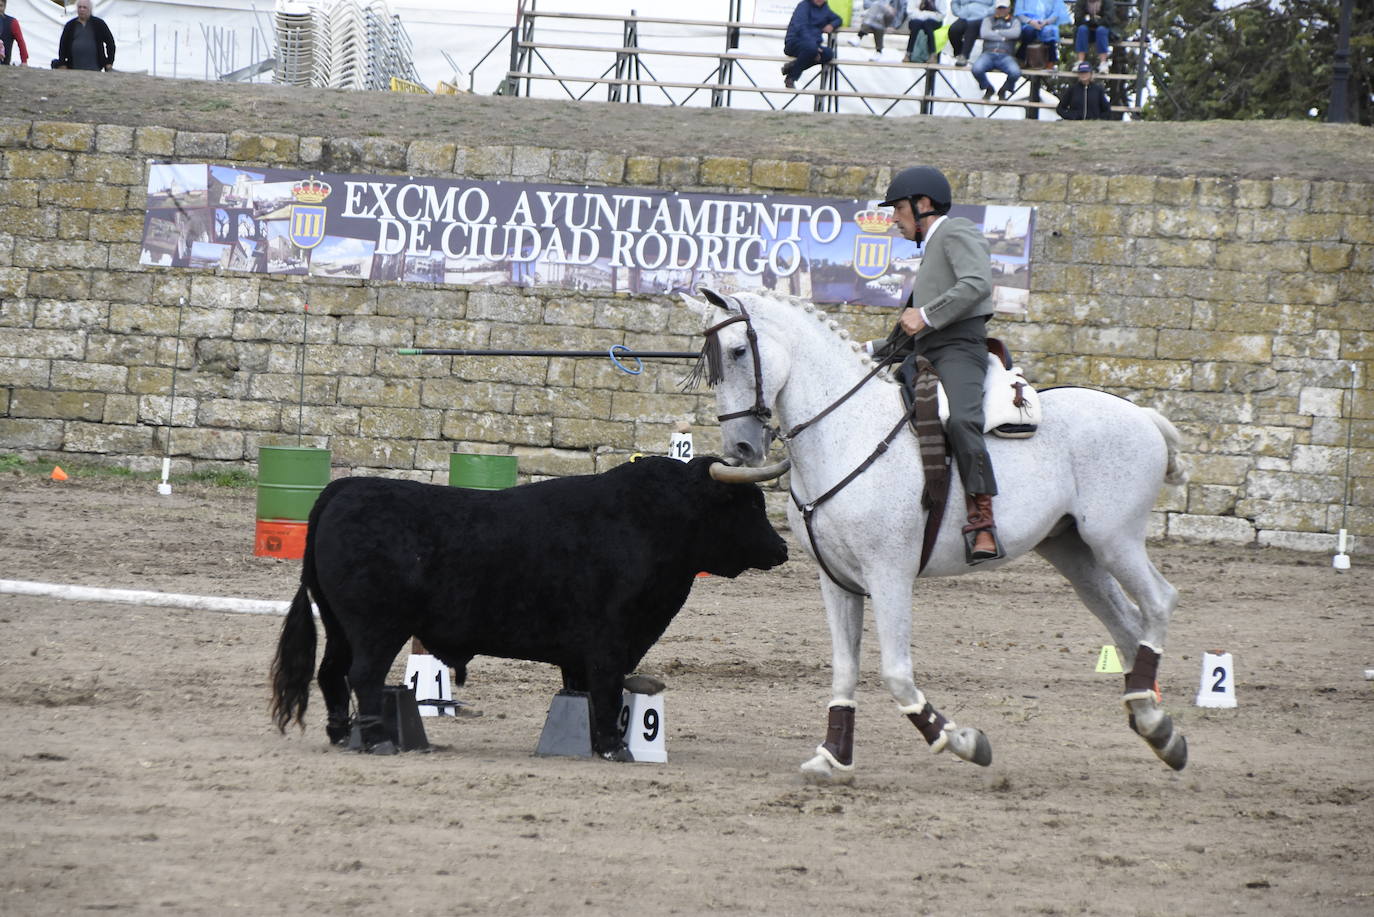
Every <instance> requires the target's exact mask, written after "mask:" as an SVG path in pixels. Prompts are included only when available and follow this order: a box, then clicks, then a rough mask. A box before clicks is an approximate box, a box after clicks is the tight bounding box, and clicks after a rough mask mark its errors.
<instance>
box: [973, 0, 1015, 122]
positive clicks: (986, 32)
mask: <svg viewBox="0 0 1374 917" xmlns="http://www.w3.org/2000/svg"><path fill="white" fill-rule="evenodd" d="M996 3H997V7H996V9H994V10H993V11H992V15H991V16H989V17H988V18H986V19H984V20H983V30H982V32H981V33H979V34H980V35H981V36H982V38H983V53H982V54H980V55H978V59H977V60H976V61H974V62H973V78H974V79H975V80H977V81H978V86H979V88H980V89H982V90H983V99H984V100H987V99H990V98H992V83H991V82H990V81H989V80H988V71H989V70H1001V71H1002V72H1003V73H1005V74H1006V75H1007V79H1006V82H1004V83H1003V84H1002V88H1001V89H999V90H998V91H997V98H999V99H1003V100H1005V99H1008V98H1010V97H1011V93H1012V90H1013V89H1014V88H1015V87H1016V81H1017V80H1018V79H1019V78H1020V76H1021V67H1020V65H1019V64H1017V62H1016V58H1015V56H1013V55H1012V48H1014V47H1015V46H1016V39H1017V36H1019V35H1020V34H1021V30H1022V23H1021V20H1020V18H1018V17H1016V16H1013V15H1012V14H1011V7H1010V6H1008V5H1007V4H1008V0H996Z"/></svg>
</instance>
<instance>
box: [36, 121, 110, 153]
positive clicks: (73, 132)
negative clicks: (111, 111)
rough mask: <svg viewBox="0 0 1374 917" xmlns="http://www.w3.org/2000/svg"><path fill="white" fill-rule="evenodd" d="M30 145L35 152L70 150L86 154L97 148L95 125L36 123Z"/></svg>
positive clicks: (54, 122) (59, 122)
mask: <svg viewBox="0 0 1374 917" xmlns="http://www.w3.org/2000/svg"><path fill="white" fill-rule="evenodd" d="M29 145H30V146H32V147H33V148H34V149H35V150H69V151H71V152H74V153H84V152H85V151H87V150H90V149H92V148H93V147H94V146H95V125H94V124H73V123H69V122H65V121H35V122H33V132H32V133H31V134H30V135H29Z"/></svg>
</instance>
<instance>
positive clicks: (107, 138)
mask: <svg viewBox="0 0 1374 917" xmlns="http://www.w3.org/2000/svg"><path fill="white" fill-rule="evenodd" d="M95 149H96V151H97V152H99V153H132V152H133V151H134V129H133V128H132V127H129V126H126V125H123V124H97V125H96V127H95Z"/></svg>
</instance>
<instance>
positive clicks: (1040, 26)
mask: <svg viewBox="0 0 1374 917" xmlns="http://www.w3.org/2000/svg"><path fill="white" fill-rule="evenodd" d="M1016 12H1017V15H1018V16H1019V17H1020V18H1021V21H1022V22H1023V23H1024V25H1022V26H1021V41H1020V42H1019V43H1018V44H1017V46H1016V59H1017V60H1018V61H1020V62H1021V63H1023V64H1024V63H1025V62H1026V45H1028V44H1030V43H1031V42H1033V41H1039V42H1043V43H1044V45H1045V56H1046V59H1047V60H1048V61H1049V66H1051V67H1053V66H1054V65H1055V62H1057V61H1058V60H1059V27H1060V26H1061V25H1068V24H1069V11H1068V10H1067V9H1065V7H1064V0H1020V2H1019V3H1018V4H1017V6H1016Z"/></svg>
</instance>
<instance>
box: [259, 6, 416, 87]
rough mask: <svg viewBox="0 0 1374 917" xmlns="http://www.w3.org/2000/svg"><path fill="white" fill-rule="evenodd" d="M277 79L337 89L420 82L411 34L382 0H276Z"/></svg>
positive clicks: (283, 81)
mask: <svg viewBox="0 0 1374 917" xmlns="http://www.w3.org/2000/svg"><path fill="white" fill-rule="evenodd" d="M276 17H277V47H278V54H277V67H276V81H277V82H279V83H290V84H291V85H295V86H320V87H327V88H332V89H388V88H390V86H391V80H392V77H399V78H401V79H404V80H409V81H411V82H415V83H418V82H419V75H418V74H417V73H416V71H415V64H414V61H413V60H412V55H413V46H412V44H411V41H410V36H409V35H408V34H406V30H405V27H404V26H403V25H402V24H401V17H400V16H396V15H394V14H392V12H391V11H390V10H389V9H388V8H387V5H386V3H385V2H383V0H371V2H360V0H323V2H319V3H315V4H312V5H308V6H307V5H306V4H305V3H303V2H301V0H277V12H276Z"/></svg>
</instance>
